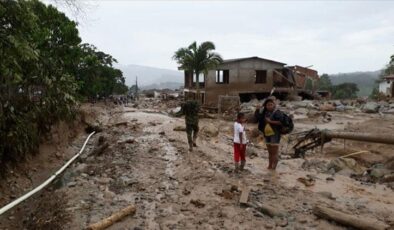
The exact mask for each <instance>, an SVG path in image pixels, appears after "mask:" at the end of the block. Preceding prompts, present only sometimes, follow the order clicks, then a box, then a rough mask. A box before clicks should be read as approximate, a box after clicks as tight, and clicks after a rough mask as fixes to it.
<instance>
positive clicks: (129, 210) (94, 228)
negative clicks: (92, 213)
mask: <svg viewBox="0 0 394 230" xmlns="http://www.w3.org/2000/svg"><path fill="white" fill-rule="evenodd" d="M135 212H136V208H135V207H134V206H133V205H130V206H128V207H126V208H124V209H122V210H120V211H119V212H116V213H114V214H112V215H111V216H110V217H107V218H105V219H103V220H101V221H99V222H97V223H95V224H91V225H89V227H88V228H87V229H89V230H102V229H106V228H108V227H109V226H111V225H113V224H114V223H116V222H118V221H120V220H121V219H123V218H124V217H126V216H128V215H134V214H135Z"/></svg>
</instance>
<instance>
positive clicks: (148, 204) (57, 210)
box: [0, 105, 394, 229]
mask: <svg viewBox="0 0 394 230" xmlns="http://www.w3.org/2000/svg"><path fill="white" fill-rule="evenodd" d="M83 110H84V111H85V116H86V117H85V118H84V119H85V120H88V121H89V123H95V124H98V125H100V126H101V127H103V131H102V132H101V133H98V134H96V135H94V136H93V138H92V139H91V140H90V142H89V144H88V145H87V148H86V150H85V152H84V154H83V155H82V156H81V158H80V159H79V160H78V162H76V163H74V164H73V165H72V166H71V167H70V168H69V169H68V170H67V171H66V172H65V173H64V174H63V175H62V178H61V179H60V180H58V181H57V182H56V183H54V184H53V185H51V186H50V187H49V188H47V189H45V190H44V191H43V192H40V193H39V194H37V195H35V196H34V197H32V198H31V199H29V200H27V201H25V202H24V203H22V204H21V205H19V206H18V207H17V208H15V209H13V210H11V211H10V212H8V213H6V214H5V215H3V216H0V229H84V228H86V227H87V226H88V225H89V224H92V223H95V222H97V221H99V220H101V219H103V218H105V217H108V216H109V215H111V213H114V212H116V211H118V210H120V209H122V208H124V207H126V206H128V205H130V204H132V205H135V206H136V209H137V212H136V214H135V215H134V216H129V217H126V218H124V219H123V220H122V221H121V222H118V223H116V224H114V225H113V226H111V227H110V228H109V229H346V228H345V227H343V226H341V225H338V224H336V223H335V222H331V221H327V220H325V219H320V218H318V217H316V216H315V215H314V214H313V211H312V210H313V207H314V206H315V205H325V206H328V207H333V208H335V209H337V210H341V211H343V212H345V213H349V214H352V215H358V216H362V217H365V218H371V219H375V220H379V221H381V222H384V223H386V224H388V225H389V226H391V227H394V205H393V203H394V193H393V190H392V188H390V186H392V184H390V183H379V182H376V181H372V182H371V181H368V180H363V179H362V178H360V177H357V178H356V177H352V176H351V175H349V174H346V173H343V175H342V174H340V173H330V172H327V170H326V165H327V164H328V163H329V162H330V161H331V160H332V159H335V158H337V157H338V156H341V155H344V154H347V153H352V152H356V151H360V150H368V151H369V153H366V154H359V155H357V156H355V157H354V159H356V160H357V162H358V163H359V164H360V165H361V166H363V167H365V168H368V167H371V166H373V165H375V164H379V163H384V162H385V161H387V159H389V158H390V155H391V156H392V152H393V146H388V145H380V144H367V143H361V142H354V141H353V142H350V141H348V142H345V144H344V143H343V141H341V140H338V141H333V142H332V143H329V144H328V145H327V146H326V147H325V148H324V151H323V152H320V151H315V152H311V153H308V154H307V156H306V159H292V158H290V157H289V156H288V153H290V152H291V148H290V147H291V145H289V146H290V147H289V146H288V145H287V144H286V142H285V141H284V142H283V144H282V153H283V154H282V160H281V161H280V163H279V165H278V168H277V171H276V172H270V171H268V170H266V167H267V151H266V149H265V147H264V143H263V142H262V140H261V139H260V138H259V137H255V138H252V137H251V139H252V141H253V145H250V146H248V150H247V151H248V156H249V157H248V158H247V165H246V170H245V171H244V172H242V173H241V174H240V175H236V174H234V173H233V172H232V169H233V163H232V140H231V139H232V132H231V129H232V122H231V121H224V120H219V119H202V120H201V121H200V129H201V132H200V139H199V140H198V142H197V144H198V148H196V149H195V150H194V151H193V152H188V150H187V149H188V148H187V144H186V143H187V140H186V135H185V132H182V131H174V128H175V127H178V126H184V120H183V119H182V118H175V117H171V116H169V115H168V114H166V113H165V112H163V111H160V110H152V109H137V108H132V107H104V106H102V105H96V106H91V105H85V107H84V108H83ZM331 115H332V121H330V122H322V121H321V120H319V119H316V120H313V119H311V118H307V117H304V116H299V117H296V120H295V123H296V130H295V132H298V131H303V130H307V129H310V128H313V127H315V126H317V127H319V128H330V129H336V130H343V129H346V130H349V131H355V132H372V133H377V134H381V133H391V132H392V129H393V128H394V117H392V116H391V115H385V116H384V117H381V115H379V114H372V115H370V114H368V115H367V114H363V113H359V114H357V113H352V114H347V113H339V112H332V113H331ZM81 126H82V124H81ZM255 126H256V125H255V124H248V129H249V134H250V135H252V134H253V133H254V129H255ZM74 133H75V132H74ZM86 137H87V134H85V133H81V132H77V134H75V136H74V137H73V138H71V139H70V143H69V145H68V144H67V145H66V144H64V145H62V146H61V147H58V148H55V150H54V151H46V152H45V151H44V152H43V153H41V154H39V155H38V156H37V157H36V158H33V159H30V160H29V161H28V162H26V166H24V167H25V168H24V169H25V170H26V173H27V174H29V178H30V179H29V180H27V179H26V178H27V176H24V174H23V173H21V172H20V170H19V171H17V172H18V173H15V174H16V175H9V176H8V178H7V179H5V180H3V181H2V183H1V185H2V187H1V198H2V199H1V200H0V201H1V202H0V205H5V204H6V203H7V202H9V201H11V200H13V199H14V198H16V197H18V196H19V195H21V194H23V193H24V192H25V191H28V189H29V188H31V187H33V186H35V185H37V184H39V183H41V182H42V181H44V180H45V179H46V178H47V177H49V176H50V175H51V173H53V172H54V171H56V170H57V169H58V168H59V167H60V165H61V164H62V163H64V162H65V161H66V160H67V159H69V158H71V156H72V155H73V154H75V153H77V152H78V151H79V148H80V147H81V146H82V144H83V141H84V139H85V138H86ZM285 140H286V138H285ZM105 144H108V148H106V149H105V150H104V151H103V152H99V153H97V152H96V151H95V149H98V148H99V147H100V146H103V145H105ZM49 146H57V145H49ZM55 152H56V153H57V154H54V153H55ZM30 165H34V166H31V167H30ZM33 169H35V170H33ZM26 173H25V174H26ZM298 178H312V180H313V183H314V184H313V185H311V186H306V185H305V184H304V183H301V182H300V181H299V180H298ZM22 181H25V182H24V183H22ZM26 181H29V182H26ZM22 185H23V186H22ZM15 187H18V188H15ZM246 187H249V188H251V192H250V194H249V200H248V205H246V206H243V205H240V204H239V198H240V195H241V191H242V190H243V189H244V188H246ZM259 204H264V205H269V206H271V207H273V208H275V209H276V210H277V211H278V212H280V213H281V215H280V216H279V217H274V218H271V217H270V216H268V215H266V214H263V213H261V212H260V211H259V210H258V209H257V208H255V207H256V206H258V205H259Z"/></svg>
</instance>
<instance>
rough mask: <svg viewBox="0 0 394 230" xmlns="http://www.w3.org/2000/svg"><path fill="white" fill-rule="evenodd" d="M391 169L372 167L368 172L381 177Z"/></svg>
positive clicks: (375, 176)
mask: <svg viewBox="0 0 394 230" xmlns="http://www.w3.org/2000/svg"><path fill="white" fill-rule="evenodd" d="M390 172H391V171H390V170H388V169H383V168H374V169H372V170H371V172H370V173H369V174H370V175H371V176H372V177H374V178H382V177H384V176H385V175H388V174H389V173H390Z"/></svg>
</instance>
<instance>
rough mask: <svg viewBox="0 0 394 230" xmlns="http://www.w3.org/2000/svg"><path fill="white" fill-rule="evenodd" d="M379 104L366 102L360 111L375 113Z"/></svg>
mask: <svg viewBox="0 0 394 230" xmlns="http://www.w3.org/2000/svg"><path fill="white" fill-rule="evenodd" d="M379 107H380V106H379V104H378V103H376V102H372V101H371V102H367V103H366V104H365V105H364V106H363V107H362V111H363V112H364V113H377V112H378V111H379Z"/></svg>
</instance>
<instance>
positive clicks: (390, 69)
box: [384, 55, 394, 76]
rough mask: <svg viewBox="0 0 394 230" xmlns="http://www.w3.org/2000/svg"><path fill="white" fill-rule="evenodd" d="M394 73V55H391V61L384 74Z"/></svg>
mask: <svg viewBox="0 0 394 230" xmlns="http://www.w3.org/2000/svg"><path fill="white" fill-rule="evenodd" d="M390 74H394V55H391V57H390V62H389V64H387V66H386V68H385V70H384V75H386V76H387V75H390Z"/></svg>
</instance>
